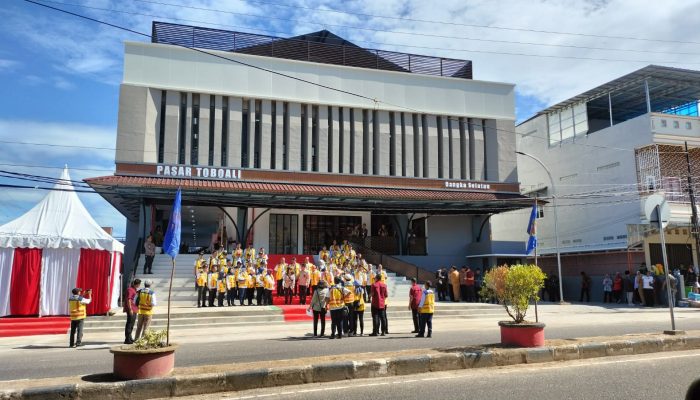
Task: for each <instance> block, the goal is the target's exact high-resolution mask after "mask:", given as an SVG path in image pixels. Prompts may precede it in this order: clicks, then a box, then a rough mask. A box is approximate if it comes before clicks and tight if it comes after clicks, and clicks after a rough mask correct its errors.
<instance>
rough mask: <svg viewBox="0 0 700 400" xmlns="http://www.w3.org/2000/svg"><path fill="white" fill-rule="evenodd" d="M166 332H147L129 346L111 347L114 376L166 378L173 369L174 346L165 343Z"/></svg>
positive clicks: (122, 377)
mask: <svg viewBox="0 0 700 400" xmlns="http://www.w3.org/2000/svg"><path fill="white" fill-rule="evenodd" d="M166 336H167V331H165V330H162V331H154V330H150V329H149V330H147V331H146V333H144V335H143V336H142V337H141V338H139V339H138V340H137V341H135V342H134V343H133V344H130V345H119V346H114V347H112V348H111V349H110V350H109V351H110V352H111V353H112V354H114V375H115V376H116V377H117V378H120V379H148V378H157V377H161V376H166V375H168V374H170V372H172V370H173V368H174V367H175V350H176V349H177V345H176V344H168V343H166Z"/></svg>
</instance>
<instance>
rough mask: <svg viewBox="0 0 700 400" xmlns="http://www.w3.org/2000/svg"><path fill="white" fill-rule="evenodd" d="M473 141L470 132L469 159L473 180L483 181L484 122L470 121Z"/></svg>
mask: <svg viewBox="0 0 700 400" xmlns="http://www.w3.org/2000/svg"><path fill="white" fill-rule="evenodd" d="M472 126H473V132H474V135H473V139H472V135H471V132H470V135H469V136H470V140H469V156H470V157H469V158H470V163H471V166H472V168H471V170H472V176H471V179H473V180H478V181H481V180H484V174H485V171H484V120H482V119H472Z"/></svg>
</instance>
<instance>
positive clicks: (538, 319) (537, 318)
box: [534, 192, 540, 322]
mask: <svg viewBox="0 0 700 400" xmlns="http://www.w3.org/2000/svg"><path fill="white" fill-rule="evenodd" d="M537 214H539V210H538V209H537V192H535V222H534V224H535V236H537ZM534 250H535V266H538V265H537V243H535V249H534ZM535 322H540V316H539V314H538V312H537V297H535Z"/></svg>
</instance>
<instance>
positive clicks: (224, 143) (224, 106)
mask: <svg viewBox="0 0 700 400" xmlns="http://www.w3.org/2000/svg"><path fill="white" fill-rule="evenodd" d="M227 165H228V97H227V96H224V97H223V98H222V99H221V166H222V167H225V166H227Z"/></svg>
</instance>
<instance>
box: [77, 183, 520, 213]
mask: <svg viewBox="0 0 700 400" xmlns="http://www.w3.org/2000/svg"><path fill="white" fill-rule="evenodd" d="M86 182H87V183H88V184H89V185H90V186H92V187H93V188H94V189H95V190H96V191H97V192H99V193H100V194H101V195H102V196H103V197H105V198H106V199H107V200H108V201H109V202H110V203H112V204H113V205H114V206H115V207H116V208H117V209H119V210H120V211H121V212H122V213H123V214H125V215H127V216H129V217H132V218H137V217H138V213H139V208H140V203H141V201H142V199H144V198H148V199H151V200H155V201H160V200H162V201H163V203H164V204H169V202H171V201H172V197H173V194H174V192H175V190H176V189H177V188H178V187H180V188H182V196H183V202H185V203H190V204H198V205H216V206H231V207H263V208H267V207H274V208H294V209H337V210H365V211H374V212H393V213H396V212H427V213H435V214H490V213H499V212H504V211H510V210H515V209H520V208H525V207H529V206H531V203H532V200H531V199H530V198H527V197H524V196H521V195H520V194H518V193H504V192H488V191H459V190H448V189H445V190H436V189H409V188H396V187H366V186H351V185H323V184H296V183H285V182H259V181H258V182H255V181H252V182H251V181H224V180H205V179H188V178H168V177H149V176H124V175H114V176H104V177H97V178H90V179H86Z"/></svg>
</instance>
